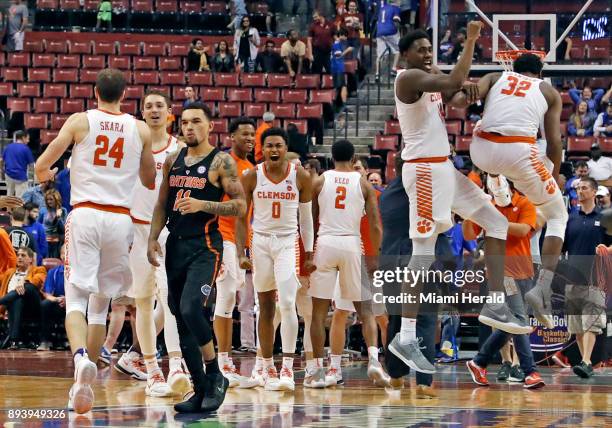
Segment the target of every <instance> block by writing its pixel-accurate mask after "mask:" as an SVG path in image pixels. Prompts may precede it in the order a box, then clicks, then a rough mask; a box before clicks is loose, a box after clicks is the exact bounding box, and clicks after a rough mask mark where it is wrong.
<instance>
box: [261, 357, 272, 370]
mask: <svg viewBox="0 0 612 428" xmlns="http://www.w3.org/2000/svg"><path fill="white" fill-rule="evenodd" d="M268 367H274V358H273V357H271V358H264V359H263V368H264V369H267V368H268Z"/></svg>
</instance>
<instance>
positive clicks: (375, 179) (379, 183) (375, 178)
mask: <svg viewBox="0 0 612 428" xmlns="http://www.w3.org/2000/svg"><path fill="white" fill-rule="evenodd" d="M367 177H368V181H369V182H370V184H371V185H372V186H374V188H375V189H376V190H378V191H379V192H382V191H383V190H385V186H384V184H383V179H382V177H381V175H380V174H379V173H377V172H370V173H369V174H368V176H367Z"/></svg>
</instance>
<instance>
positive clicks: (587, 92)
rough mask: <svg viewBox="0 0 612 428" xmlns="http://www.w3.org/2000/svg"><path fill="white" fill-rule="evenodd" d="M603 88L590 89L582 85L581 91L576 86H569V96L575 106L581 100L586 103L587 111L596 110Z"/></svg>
mask: <svg viewBox="0 0 612 428" xmlns="http://www.w3.org/2000/svg"><path fill="white" fill-rule="evenodd" d="M603 95H604V90H603V89H595V90H592V89H591V87H590V86H588V85H584V88H582V92H580V89H577V88H570V90H569V96H570V98H571V99H572V101H573V102H574V104H575V105H576V106H578V105H579V104H580V103H581V102H582V101H584V102H586V103H587V107H588V111H589V112H596V111H597V109H598V108H599V103H600V101H601V99H602V98H603Z"/></svg>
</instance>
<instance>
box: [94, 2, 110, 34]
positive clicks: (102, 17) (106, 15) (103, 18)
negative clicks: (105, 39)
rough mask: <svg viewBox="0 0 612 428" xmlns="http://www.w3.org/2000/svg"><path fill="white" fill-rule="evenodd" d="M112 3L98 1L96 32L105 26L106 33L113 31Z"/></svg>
mask: <svg viewBox="0 0 612 428" xmlns="http://www.w3.org/2000/svg"><path fill="white" fill-rule="evenodd" d="M112 21H113V3H112V2H111V1H110V0H100V5H99V6H98V22H97V23H96V31H99V30H100V27H102V26H105V27H106V31H107V32H109V33H110V32H111V31H113V23H112Z"/></svg>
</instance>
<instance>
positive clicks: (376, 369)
mask: <svg viewBox="0 0 612 428" xmlns="http://www.w3.org/2000/svg"><path fill="white" fill-rule="evenodd" d="M368 377H369V378H370V380H372V382H374V385H376V386H382V387H385V388H387V387H390V386H391V377H390V376H389V375H388V374H387V373H385V371H384V370H383V368H382V365H381V364H380V362H379V361H378V360H377V359H375V358H370V360H369V361H368Z"/></svg>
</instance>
